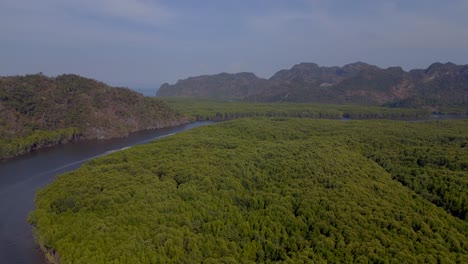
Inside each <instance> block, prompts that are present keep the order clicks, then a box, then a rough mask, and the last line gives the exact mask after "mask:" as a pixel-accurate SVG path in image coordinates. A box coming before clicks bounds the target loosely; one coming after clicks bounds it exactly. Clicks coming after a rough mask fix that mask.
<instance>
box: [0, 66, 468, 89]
mask: <svg viewBox="0 0 468 264" xmlns="http://www.w3.org/2000/svg"><path fill="white" fill-rule="evenodd" d="M359 62H362V63H366V64H369V65H373V66H377V67H379V68H381V69H388V68H391V67H401V68H402V69H403V70H404V71H405V72H409V71H411V70H426V69H428V68H429V67H430V66H431V65H433V64H435V63H441V64H447V63H453V64H455V65H458V66H464V65H468V64H458V63H454V62H451V61H435V62H432V63H430V64H429V65H427V66H426V67H422V68H412V69H405V68H404V67H402V66H400V65H392V66H387V67H382V66H380V65H376V64H372V63H368V62H366V61H355V62H350V63H345V64H343V65H320V64H318V63H315V62H306V61H303V62H298V63H295V64H293V65H291V66H290V67H289V68H282V69H278V70H277V71H275V72H274V73H273V74H272V75H271V76H268V77H264V76H260V75H258V74H257V73H255V72H251V71H239V72H215V73H207V74H201V75H217V74H222V73H227V74H238V73H253V74H255V75H256V76H257V77H260V78H263V79H269V78H271V77H272V76H273V75H274V74H275V73H277V72H278V71H281V70H288V69H291V68H292V67H294V66H295V65H298V64H302V63H315V64H317V65H318V66H319V67H344V66H346V65H349V64H353V63H359ZM34 74H43V75H45V76H47V77H50V78H54V77H57V76H60V75H63V74H77V73H73V72H67V73H60V74H56V75H49V74H46V73H43V72H36V73H25V74H16V75H0V77H8V76H24V75H34ZM77 75H79V76H81V77H85V78H90V79H94V80H96V81H100V82H104V83H105V84H107V85H109V86H112V87H123V88H129V89H131V90H133V91H136V92H139V93H141V94H143V95H145V96H156V93H157V91H158V90H159V88H160V87H161V85H163V84H164V83H168V84H175V83H176V82H177V81H180V80H183V79H187V78H189V77H196V76H200V75H193V76H186V77H182V78H180V79H178V80H176V81H174V82H160V83H155V84H151V85H145V84H127V83H117V82H113V81H105V80H100V79H96V78H93V77H90V76H85V75H80V74H77Z"/></svg>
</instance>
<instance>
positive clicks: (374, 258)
mask: <svg viewBox="0 0 468 264" xmlns="http://www.w3.org/2000/svg"><path fill="white" fill-rule="evenodd" d="M466 131H468V122H467V121H446V122H440V121H437V122H418V123H409V122H396V121H339V120H306V119H287V118H273V119H266V118H263V119H238V120H235V121H230V122H225V123H219V124H216V125H211V126H207V127H202V128H197V129H193V130H191V131H188V132H184V133H181V134H178V135H175V136H172V137H169V138H166V139H163V140H160V141H155V142H152V143H150V144H147V145H143V146H138V147H134V148H131V149H129V150H125V151H121V152H117V153H114V154H111V155H109V156H105V157H101V158H99V159H96V160H93V161H91V162H88V163H87V164H86V165H84V166H82V167H81V168H80V169H78V170H76V171H74V172H70V173H68V174H65V175H63V176H61V177H59V178H58V179H57V180H56V181H55V182H54V183H53V184H51V185H50V186H48V187H46V188H45V189H43V190H41V191H40V192H39V193H38V194H37V198H36V199H37V200H36V206H37V209H36V210H35V211H34V212H33V213H32V214H31V215H30V218H29V221H30V223H31V224H32V225H33V226H34V229H35V230H36V234H37V239H38V241H39V243H40V245H41V246H42V247H43V249H44V250H45V251H46V252H47V255H48V257H49V259H51V260H55V261H58V260H59V261H60V263H159V262H169V263H189V262H191V263H201V262H202V261H203V262H204V263H220V262H222V263H238V262H240V263H269V262H285V263H305V262H310V261H314V262H317V263H325V262H331V263H338V262H341V263H343V262H356V263H367V262H375V263H407V262H420V263H422V262H424V263H467V262H468V221H467V209H468V207H467V196H468V193H467V192H466V190H467V189H468V171H467V168H468V164H467V161H468V135H467V133H466Z"/></svg>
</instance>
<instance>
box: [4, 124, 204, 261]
mask: <svg viewBox="0 0 468 264" xmlns="http://www.w3.org/2000/svg"><path fill="white" fill-rule="evenodd" d="M209 124H212V122H196V123H189V124H185V125H182V126H178V127H173V128H163V129H159V130H145V131H139V132H135V133H131V134H130V135H129V136H128V137H125V138H117V139H106V140H96V139H91V140H83V141H78V142H70V143H68V144H62V145H56V146H52V147H48V148H43V149H39V150H36V151H33V152H30V153H26V154H24V155H22V156H19V157H15V158H12V159H8V160H5V161H4V162H0V175H1V177H0V215H1V216H2V217H1V218H0V263H18V264H23V263H24V264H43V263H44V260H43V253H42V252H41V250H40V248H39V246H38V245H37V243H36V242H35V241H34V238H33V235H32V229H31V226H30V225H29V224H28V223H27V221H26V219H27V217H28V214H29V212H30V211H32V210H34V202H33V201H34V197H35V193H36V191H37V190H38V189H39V188H43V187H44V186H46V185H48V184H50V183H51V182H53V181H54V180H55V177H56V176H57V175H61V174H63V173H66V172H68V171H72V170H75V169H77V168H79V167H80V166H81V165H82V164H84V163H86V162H87V161H89V160H92V159H95V158H97V157H100V156H103V155H106V154H110V153H113V152H118V151H119V150H123V149H126V148H128V147H132V146H135V145H139V144H145V143H148V142H150V141H152V140H157V139H160V138H163V137H168V136H171V135H173V134H177V133H180V132H182V131H186V130H189V129H192V128H194V127H198V126H202V125H209Z"/></svg>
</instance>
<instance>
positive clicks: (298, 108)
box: [163, 97, 429, 120]
mask: <svg viewBox="0 0 468 264" xmlns="http://www.w3.org/2000/svg"><path fill="white" fill-rule="evenodd" d="M163 100H164V101H165V102H167V104H168V105H169V106H171V107H172V108H174V109H175V110H177V111H179V112H181V113H183V114H185V115H186V116H189V117H191V118H192V120H229V119H235V118H241V117H262V116H266V117H300V118H325V119H339V118H343V117H346V118H352V119H399V120H414V119H421V118H426V117H427V116H428V114H429V112H427V111H425V110H421V109H407V108H406V109H404V108H385V107H370V106H353V105H326V104H312V103H252V102H236V101H218V100H210V99H198V98H181V97H166V98H163Z"/></svg>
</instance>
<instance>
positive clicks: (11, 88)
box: [0, 74, 187, 158]
mask: <svg viewBox="0 0 468 264" xmlns="http://www.w3.org/2000/svg"><path fill="white" fill-rule="evenodd" d="M185 122H187V120H186V119H185V118H184V117H182V116H181V115H179V114H177V113H176V112H175V111H173V110H172V109H171V108H170V107H169V106H167V105H166V104H165V103H164V102H161V101H159V100H157V99H155V98H149V97H144V96H143V95H141V94H139V93H136V92H134V91H131V90H129V89H127V88H113V87H110V86H108V85H106V84H104V83H102V82H98V81H95V80H92V79H88V78H83V77H80V76H77V75H72V74H69V75H61V76H58V77H55V78H50V77H46V76H43V75H41V74H37V75H26V76H12V77H0V158H6V157H11V156H15V155H18V154H21V153H24V152H28V151H30V150H32V149H36V148H40V147H42V146H46V145H53V144H57V143H64V142H67V141H71V140H74V139H76V138H87V139H91V138H99V139H102V138H113V137H123V136H126V135H128V134H129V133H130V132H134V131H138V130H145V129H152V128H162V127H168V126H174V125H178V124H181V123H185Z"/></svg>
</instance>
